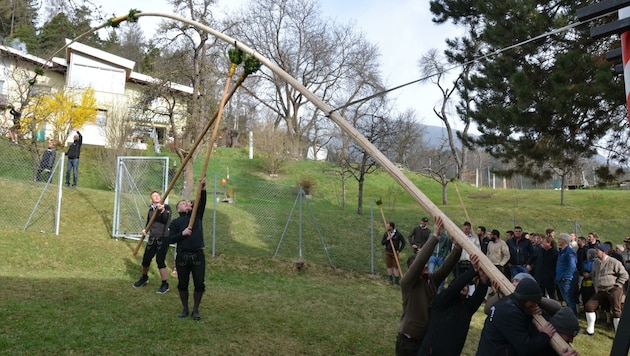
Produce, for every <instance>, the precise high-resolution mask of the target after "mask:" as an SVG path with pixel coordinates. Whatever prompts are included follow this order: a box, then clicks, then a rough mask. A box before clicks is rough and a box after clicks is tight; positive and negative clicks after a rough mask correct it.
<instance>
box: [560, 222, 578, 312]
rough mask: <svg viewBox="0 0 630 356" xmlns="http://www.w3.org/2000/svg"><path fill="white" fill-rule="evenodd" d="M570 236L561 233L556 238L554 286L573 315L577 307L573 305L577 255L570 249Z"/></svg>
mask: <svg viewBox="0 0 630 356" xmlns="http://www.w3.org/2000/svg"><path fill="white" fill-rule="evenodd" d="M570 244H571V236H569V234H565V233H562V234H560V236H559V237H558V248H559V249H560V250H559V251H558V263H557V264H556V284H557V285H558V291H560V294H561V295H562V299H563V300H564V302H565V303H567V307H569V308H570V309H571V310H573V312H574V313H575V315H577V306H576V303H575V276H576V272H577V255H576V254H575V252H573V249H572V248H571V247H570Z"/></svg>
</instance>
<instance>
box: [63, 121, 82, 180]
mask: <svg viewBox="0 0 630 356" xmlns="http://www.w3.org/2000/svg"><path fill="white" fill-rule="evenodd" d="M82 144H83V136H82V135H81V133H80V132H79V131H77V133H76V134H75V135H74V141H73V142H72V144H71V145H70V147H68V152H67V153H66V155H67V156H68V169H66V187H69V186H70V171H72V178H73V179H74V181H73V183H72V187H73V188H76V187H77V180H78V179H79V156H80V155H81V145H82Z"/></svg>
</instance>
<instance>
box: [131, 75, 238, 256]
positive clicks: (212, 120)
mask: <svg viewBox="0 0 630 356" xmlns="http://www.w3.org/2000/svg"><path fill="white" fill-rule="evenodd" d="M246 78H247V74H246V73H243V75H241V76H240V77H239V80H238V81H237V82H236V84H235V85H234V87H233V88H232V90H231V91H230V93H229V94H228V96H227V100H226V102H227V101H229V100H230V99H231V98H232V96H234V93H235V92H236V89H238V88H239V87H240V86H241V84H243V82H244V81H245V79H246ZM217 117H219V112H218V111H217V112H216V113H215V114H214V116H213V117H212V118H211V119H210V120H208V122H207V123H206V125H205V126H204V127H203V129H202V130H201V133H200V134H199V136H197V139H196V140H195V142H194V143H193V145H192V148H191V149H190V151H189V152H188V154H187V155H186V157H185V158H184V160H183V161H182V163H181V165H180V166H179V168H178V169H177V171H176V172H175V175H174V176H173V178H171V182H170V183H169V184H168V187H167V188H166V191H165V192H164V194H163V195H162V200H160V204H164V201H165V200H166V197H168V195H169V194H170V192H171V190H173V187H174V186H175V183H176V182H177V179H179V176H180V175H181V174H182V172H183V171H184V167H186V164H188V161H190V159H191V158H192V155H193V153H194V152H195V150H196V149H197V147H198V146H199V144H200V143H201V141H202V140H203V137H204V136H205V135H206V133H207V132H208V130H210V127H211V126H212V124H213V123H214V122H215V121H216V119H217ZM193 209H194V206H193ZM155 218H156V216H155V214H153V216H151V219H149V222H148V223H147V226H146V227H145V228H144V229H145V231H149V229H150V228H151V225H153V222H155ZM143 242H144V237H143V238H142V239H140V241H138V244H137V245H136V247H135V248H134V249H133V255H134V256H135V255H137V254H138V251H140V247H142V243H143Z"/></svg>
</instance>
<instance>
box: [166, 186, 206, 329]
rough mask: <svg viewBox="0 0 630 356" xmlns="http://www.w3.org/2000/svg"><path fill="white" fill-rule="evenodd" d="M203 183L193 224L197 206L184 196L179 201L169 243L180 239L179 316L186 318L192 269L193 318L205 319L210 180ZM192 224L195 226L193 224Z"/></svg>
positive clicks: (178, 273) (178, 254)
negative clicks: (206, 215) (202, 305)
mask: <svg viewBox="0 0 630 356" xmlns="http://www.w3.org/2000/svg"><path fill="white" fill-rule="evenodd" d="M200 184H202V191H201V197H200V198H199V201H198V202H195V204H198V206H197V213H196V215H195V220H194V222H193V224H192V225H191V224H190V219H191V217H192V210H193V206H192V203H191V202H190V201H187V200H182V201H180V202H179V203H177V212H178V213H179V217H178V218H177V219H175V220H173V221H172V222H171V225H170V227H169V237H168V242H169V243H177V257H176V259H175V263H176V264H177V279H178V283H177V290H178V291H179V298H180V300H181V302H182V307H183V309H182V312H181V313H179V314H178V315H177V316H178V317H180V318H185V317H187V316H188V284H189V283H190V275H191V273H192V277H193V283H194V286H195V288H194V293H193V302H194V304H193V311H192V314H191V316H192V318H193V319H194V320H199V319H201V316H200V315H199V304H200V303H201V297H202V296H203V292H204V291H205V290H206V285H205V282H204V279H205V274H206V256H205V255H204V252H203V249H204V247H205V244H204V241H203V224H202V220H203V213H204V211H205V210H206V180H205V178H203V179H202V180H201V181H200ZM189 225H191V226H192V228H191V227H189Z"/></svg>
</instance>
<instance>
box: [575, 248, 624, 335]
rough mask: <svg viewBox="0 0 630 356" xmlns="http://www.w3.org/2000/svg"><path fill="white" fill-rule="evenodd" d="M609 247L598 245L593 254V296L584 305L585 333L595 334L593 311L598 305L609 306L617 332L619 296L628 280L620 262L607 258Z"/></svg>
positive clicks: (619, 314)
mask: <svg viewBox="0 0 630 356" xmlns="http://www.w3.org/2000/svg"><path fill="white" fill-rule="evenodd" d="M609 249H610V247H608V245H606V244H598V245H597V248H596V250H595V252H596V253H597V258H598V259H597V260H595V262H594V263H593V272H592V273H591V278H593V285H594V286H595V295H593V296H592V297H591V299H589V300H588V301H587V302H586V304H584V312H585V314H586V333H587V334H588V335H593V334H594V333H595V321H596V320H597V315H596V314H595V311H596V310H597V308H599V305H600V304H602V305H608V306H610V313H611V314H612V316H613V326H614V327H615V331H617V326H618V325H619V318H621V296H622V295H623V286H624V283H626V281H627V280H628V272H627V271H626V269H625V267H624V266H623V264H622V263H621V262H619V261H618V260H616V259H615V258H612V257H610V256H608V250H609Z"/></svg>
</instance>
